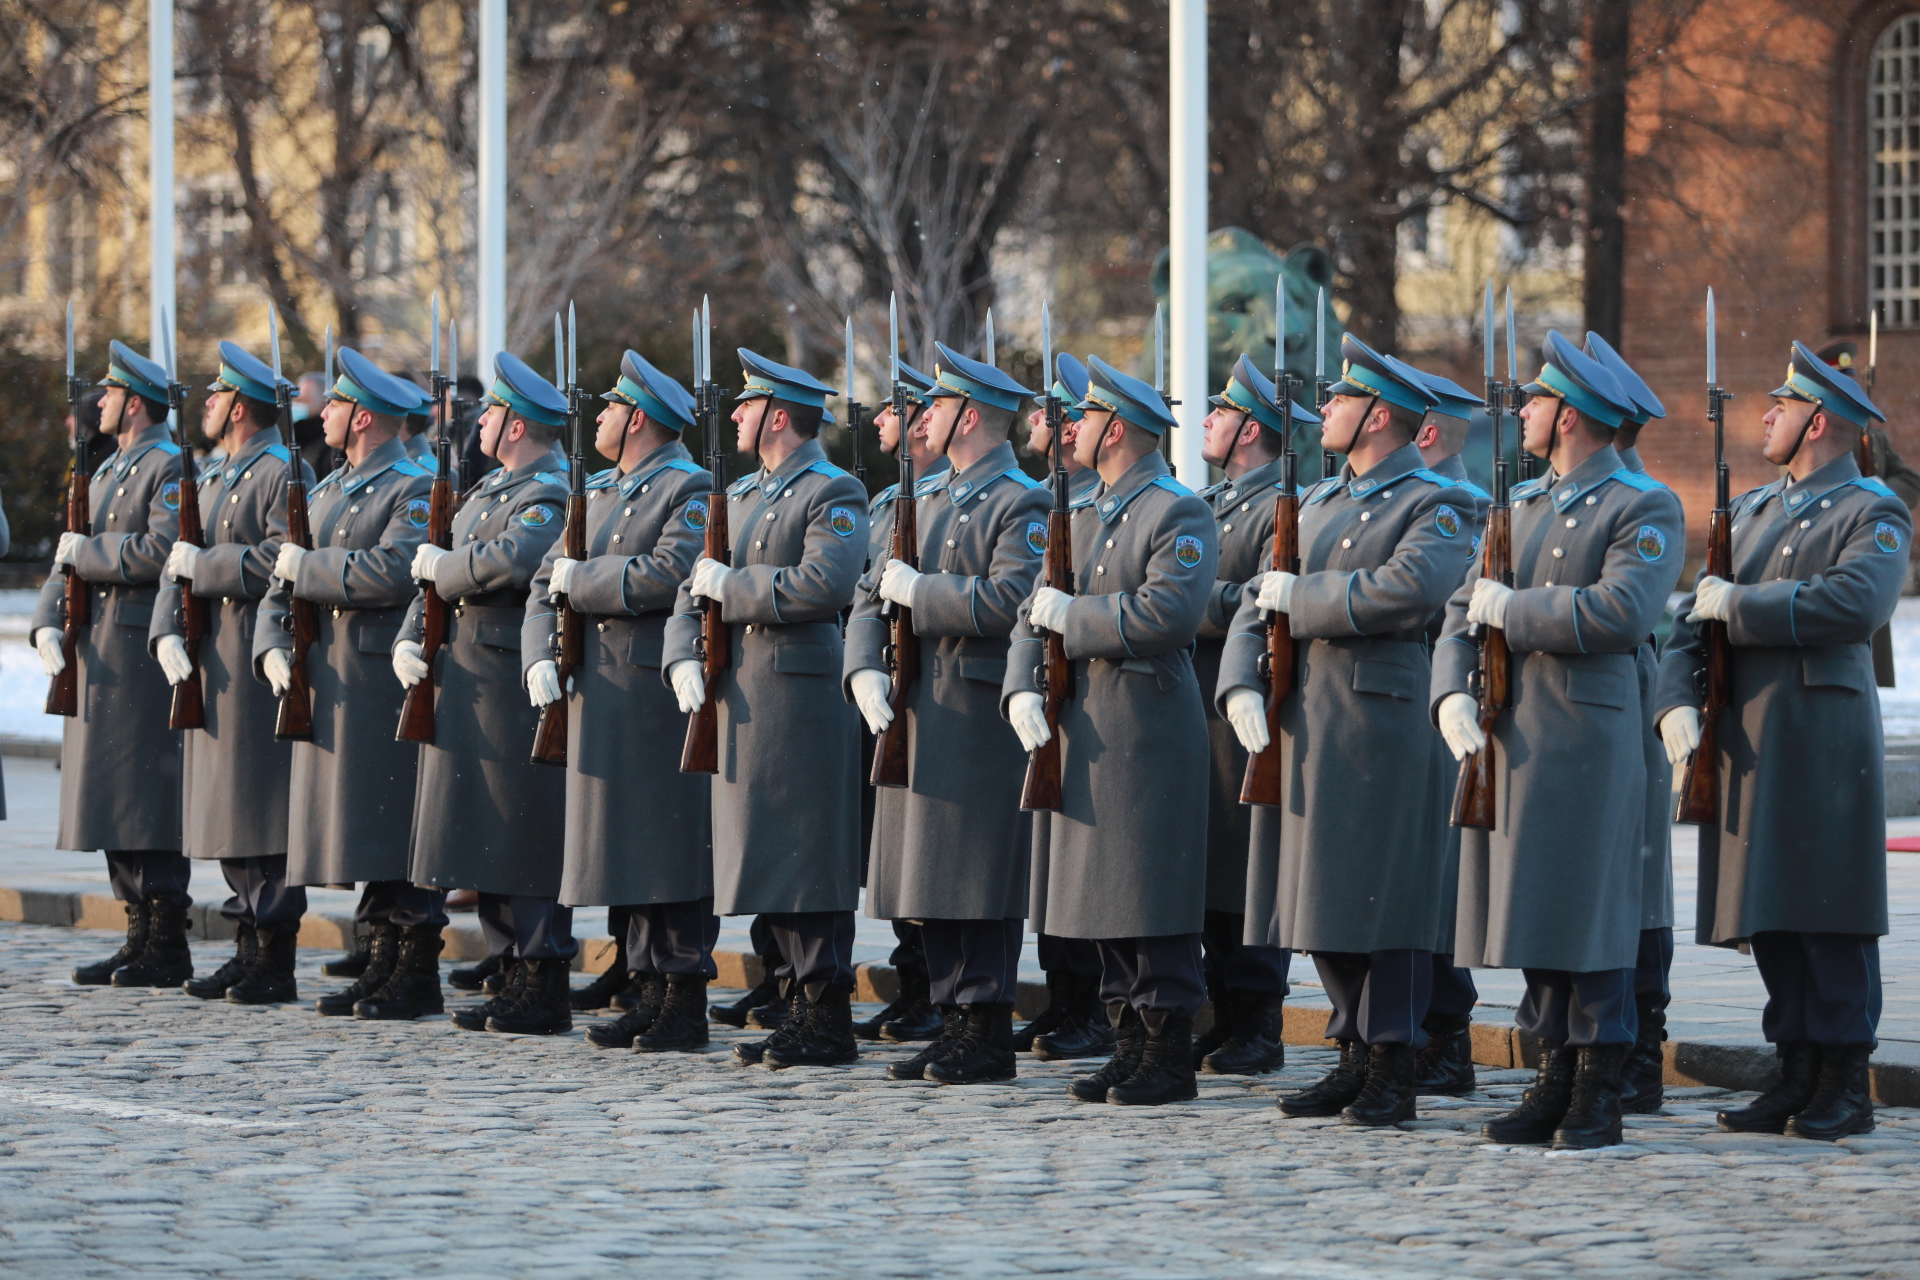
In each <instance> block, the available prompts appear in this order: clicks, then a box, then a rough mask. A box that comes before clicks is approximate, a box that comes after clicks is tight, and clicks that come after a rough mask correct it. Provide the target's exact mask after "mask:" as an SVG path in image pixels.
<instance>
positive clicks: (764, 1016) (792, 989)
mask: <svg viewBox="0 0 1920 1280" xmlns="http://www.w3.org/2000/svg"><path fill="white" fill-rule="evenodd" d="M799 992H800V987H799V984H798V983H782V984H780V990H779V993H778V994H777V995H775V996H774V998H773V999H771V1000H769V1001H767V1002H766V1003H765V1004H761V1005H755V1006H754V1007H753V1008H751V1009H749V1010H747V1012H746V1013H745V1015H743V1017H744V1021H743V1023H742V1025H743V1026H749V1027H754V1028H757V1029H758V1030H761V1031H778V1030H779V1029H780V1028H781V1027H784V1026H786V1025H787V1020H788V1019H789V1018H792V1017H794V1016H795V1015H796V1014H799V1013H801V1012H802V1010H801V1008H800V1006H799V1004H798V1002H797V1001H796V999H795V997H796V996H797V995H798V994H799Z"/></svg>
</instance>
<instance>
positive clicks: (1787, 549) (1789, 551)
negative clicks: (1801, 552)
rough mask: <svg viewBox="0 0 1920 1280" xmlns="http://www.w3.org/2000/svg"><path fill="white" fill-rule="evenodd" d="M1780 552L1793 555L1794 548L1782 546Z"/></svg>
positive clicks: (1784, 554)
mask: <svg viewBox="0 0 1920 1280" xmlns="http://www.w3.org/2000/svg"><path fill="white" fill-rule="evenodd" d="M1780 554H1781V555H1783V556H1790V555H1792V554H1793V548H1792V547H1782V548H1780Z"/></svg>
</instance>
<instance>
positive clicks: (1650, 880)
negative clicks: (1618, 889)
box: [1620, 448, 1674, 930]
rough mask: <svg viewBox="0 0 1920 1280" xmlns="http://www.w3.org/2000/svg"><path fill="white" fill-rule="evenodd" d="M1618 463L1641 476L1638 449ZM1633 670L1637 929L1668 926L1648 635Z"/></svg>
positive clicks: (1656, 674)
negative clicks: (1640, 782) (1642, 814)
mask: <svg viewBox="0 0 1920 1280" xmlns="http://www.w3.org/2000/svg"><path fill="white" fill-rule="evenodd" d="M1620 465H1621V466H1623V467H1625V468H1626V469H1627V470H1629V471H1632V472H1635V473H1637V474H1639V475H1646V474H1647V466H1646V464H1645V463H1644V462H1642V461H1641V460H1640V450H1639V449H1637V448H1636V449H1622V450H1620ZM1633 662H1634V667H1635V672H1636V674H1637V675H1638V676H1639V679H1640V706H1641V709H1642V710H1643V711H1644V712H1645V713H1646V715H1645V719H1646V734H1645V737H1644V739H1643V742H1642V746H1641V753H1642V754H1643V755H1645V757H1646V760H1647V801H1646V822H1645V825H1644V826H1643V827H1642V829H1641V832H1640V928H1641V929H1642V930H1646V929H1671V928H1672V927H1673V814H1674V798H1673V766H1672V765H1671V764H1669V763H1668V762H1667V748H1666V744H1665V743H1663V742H1662V741H1661V740H1660V730H1659V727H1658V726H1657V725H1656V724H1655V723H1654V688H1655V686H1656V685H1657V684H1658V683H1659V680H1660V659H1659V655H1658V654H1656V653H1655V652H1654V646H1653V637H1652V636H1648V637H1647V639H1646V642H1645V643H1644V644H1642V645H1641V646H1640V647H1639V648H1638V649H1636V650H1634V654H1633Z"/></svg>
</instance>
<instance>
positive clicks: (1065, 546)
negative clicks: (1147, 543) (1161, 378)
mask: <svg viewBox="0 0 1920 1280" xmlns="http://www.w3.org/2000/svg"><path fill="white" fill-rule="evenodd" d="M1059 429H1060V428H1059V427H1058V426H1057V425H1056V426H1055V427H1054V431H1055V432H1056V433H1057V432H1058V431H1059ZM1054 438H1055V439H1058V438H1059V437H1058V435H1057V434H1056V435H1055V437H1054ZM1047 585H1048V586H1050V587H1052V588H1053V589H1054V590H1055V591H1063V592H1065V593H1066V594H1068V595H1072V594H1073V516H1072V513H1071V512H1069V511H1067V510H1065V509H1063V508H1062V507H1060V506H1059V505H1058V504H1055V506H1054V508H1053V510H1051V511H1049V512H1048V513H1047ZM1039 676H1040V696H1041V697H1042V698H1043V699H1044V700H1045V704H1046V712H1047V728H1049V729H1051V730H1053V734H1052V736H1051V737H1049V738H1048V739H1047V740H1046V741H1045V742H1043V743H1041V744H1040V746H1039V747H1038V748H1037V749H1035V750H1034V751H1033V752H1031V753H1030V754H1029V755H1028V756H1027V778H1026V781H1025V782H1024V783H1023V784H1022V785H1021V788H1020V807H1021V808H1022V809H1039V810H1048V811H1055V812H1057V811H1058V810H1059V808H1060V801H1061V791H1060V787H1061V783H1060V709H1061V708H1062V707H1064V706H1066V704H1067V699H1069V698H1071V697H1073V663H1071V662H1070V661H1068V660H1067V640H1066V637H1065V636H1062V635H1061V634H1060V633H1059V632H1057V631H1049V632H1047V642H1046V656H1045V657H1044V658H1042V660H1041V664H1040V671H1039Z"/></svg>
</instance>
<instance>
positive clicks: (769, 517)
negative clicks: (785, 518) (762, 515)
mask: <svg viewBox="0 0 1920 1280" xmlns="http://www.w3.org/2000/svg"><path fill="white" fill-rule="evenodd" d="M767 519H769V520H771V519H773V512H771V511H769V512H767Z"/></svg>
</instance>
